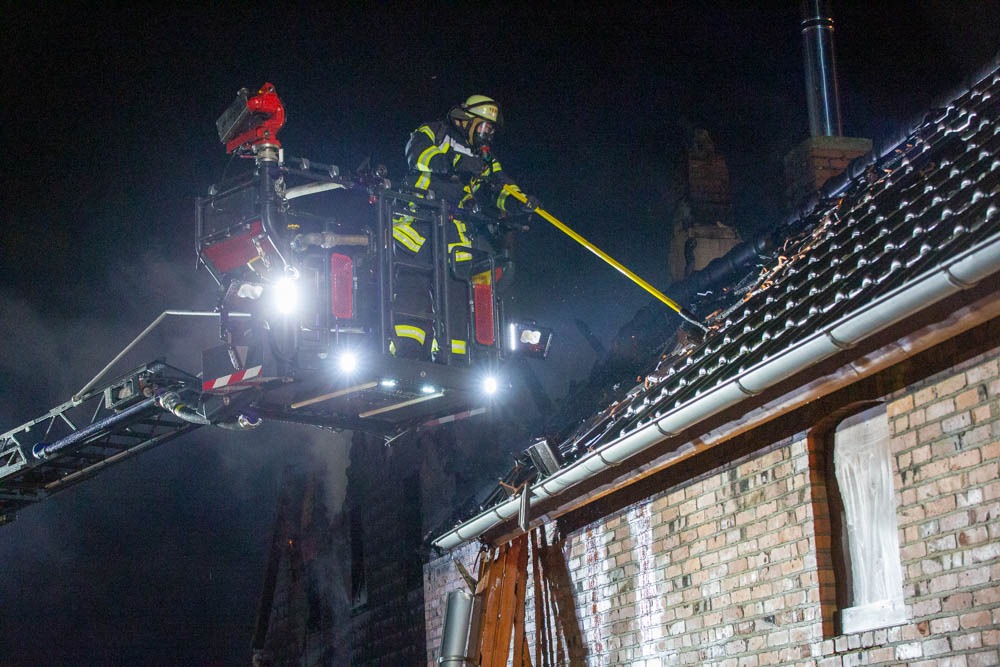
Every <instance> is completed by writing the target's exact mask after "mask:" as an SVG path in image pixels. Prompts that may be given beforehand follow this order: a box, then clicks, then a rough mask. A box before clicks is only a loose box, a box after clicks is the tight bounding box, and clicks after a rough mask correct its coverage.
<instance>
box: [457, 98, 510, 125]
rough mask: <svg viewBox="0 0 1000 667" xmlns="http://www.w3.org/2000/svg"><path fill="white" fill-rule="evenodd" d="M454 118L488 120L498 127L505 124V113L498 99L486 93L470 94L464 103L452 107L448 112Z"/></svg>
mask: <svg viewBox="0 0 1000 667" xmlns="http://www.w3.org/2000/svg"><path fill="white" fill-rule="evenodd" d="M448 115H449V116H450V117H451V118H452V120H473V119H476V118H479V119H482V120H488V121H489V122H491V123H494V124H496V125H497V126H498V127H499V126H501V125H503V114H502V113H500V105H499V104H497V102H496V100H494V99H493V98H492V97H487V96H486V95H470V96H469V97H468V99H466V100H465V102H464V103H462V104H459V105H457V106H455V107H454V108H452V110H451V112H450V113H449V114H448Z"/></svg>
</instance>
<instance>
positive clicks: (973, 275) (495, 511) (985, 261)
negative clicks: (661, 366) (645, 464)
mask: <svg viewBox="0 0 1000 667" xmlns="http://www.w3.org/2000/svg"><path fill="white" fill-rule="evenodd" d="M996 215H997V213H996V211H991V212H987V214H986V217H987V218H989V217H995V216H996ZM997 271H1000V234H994V235H993V236H991V237H989V238H987V239H986V240H984V241H983V242H981V243H980V244H978V246H977V247H975V248H972V249H970V250H968V251H966V252H964V253H962V254H961V255H959V256H958V257H957V258H955V259H954V260H952V261H951V262H948V263H946V264H942V265H940V267H939V268H938V269H937V270H936V271H934V272H933V273H930V274H927V275H925V276H923V277H921V278H918V279H917V280H915V281H913V282H911V283H909V284H908V285H905V286H903V287H901V288H899V289H896V290H894V291H893V292H890V293H889V294H887V295H885V296H883V297H882V298H880V299H878V300H876V301H875V302H873V303H872V304H870V305H868V306H867V307H865V308H863V309H861V310H858V311H855V312H854V313H853V314H852V315H849V316H847V317H844V318H842V319H841V320H840V321H839V322H837V323H835V324H833V325H831V326H829V327H827V328H826V329H825V330H824V331H820V332H817V333H816V334H815V335H813V336H811V337H810V338H808V339H806V340H805V341H803V342H802V343H800V344H798V345H796V346H795V347H792V348H790V349H788V350H785V351H784V352H783V353H782V354H780V355H778V356H776V357H773V358H771V359H768V360H767V361H764V362H762V363H760V364H757V365H756V366H754V367H753V368H750V369H748V370H747V371H745V372H743V373H741V374H740V375H739V376H737V377H736V378H734V379H733V380H730V381H729V382H727V383H725V384H723V385H721V386H719V387H716V388H715V389H712V390H711V391H709V392H707V393H706V394H704V395H702V396H699V397H697V398H695V399H694V400H692V401H689V402H688V403H685V404H683V405H681V406H679V407H677V408H675V409H674V410H672V411H670V412H668V413H666V414H657V415H656V416H655V417H654V418H653V419H652V420H651V421H648V422H646V423H645V424H643V425H642V426H640V427H639V428H638V429H637V430H635V431H632V432H631V433H629V434H627V435H624V436H623V437H621V438H619V439H617V440H615V441H613V442H611V443H609V444H608V445H606V446H604V447H602V448H600V449H598V450H595V451H594V452H592V453H590V454H588V455H586V456H585V457H583V458H581V459H579V460H578V461H576V462H575V463H573V464H572V465H570V466H568V467H566V468H563V469H562V470H559V471H558V472H556V473H555V474H553V475H551V476H550V477H547V478H546V479H544V480H542V481H541V482H539V483H538V484H537V485H535V486H533V487H531V498H529V501H532V502H533V501H535V500H544V499H546V498H551V497H553V496H556V495H559V494H561V493H562V492H564V491H565V490H566V489H568V488H570V487H572V486H574V485H576V484H578V483H580V482H582V481H584V480H586V479H589V478H591V477H593V476H595V475H596V474H597V473H599V472H602V471H604V470H606V469H608V468H610V467H612V466H615V465H617V464H619V463H621V462H622V461H624V460H626V459H627V458H629V457H631V456H633V455H635V454H638V453H639V452H641V451H644V450H645V449H648V448H649V447H651V446H653V445H655V444H656V443H658V442H661V441H663V440H665V439H666V438H668V437H670V436H674V435H677V434H679V433H681V432H683V431H684V430H686V429H688V428H690V427H692V426H694V425H696V424H698V423H699V422H701V421H703V420H705V419H707V418H708V417H711V416H712V415H715V414H717V413H719V412H721V411H723V410H726V409H728V408H731V407H733V406H735V405H737V404H738V403H740V402H741V401H743V400H745V399H746V398H748V397H750V396H754V395H756V394H759V393H761V392H763V391H764V390H766V389H768V388H769V387H771V386H773V385H775V384H777V383H779V382H781V381H782V380H784V379H786V378H787V377H789V376H791V375H794V374H796V373H798V372H800V371H803V370H805V369H807V368H808V367H810V366H812V365H814V364H816V363H819V362H821V361H823V360H824V359H827V358H829V357H831V356H833V355H834V354H836V353H838V352H840V351H842V350H845V349H848V348H850V347H853V346H854V345H856V344H858V343H859V342H861V341H862V340H864V339H866V338H868V337H869V336H871V335H873V334H875V333H877V332H879V331H881V330H882V329H885V328H886V327H889V326H891V325H893V324H895V323H896V322H899V321H900V320H902V319H904V318H906V317H908V316H910V315H912V314H914V313H916V312H918V311H920V310H921V309H923V308H925V307H927V306H930V305H931V304H933V303H936V302H937V301H940V300H941V299H944V298H946V297H949V296H951V295H953V294H956V293H957V292H960V291H962V290H966V289H969V288H971V287H973V286H974V285H976V284H977V283H978V282H979V281H981V280H982V279H983V278H985V277H986V276H989V275H991V274H993V273H996V272H997ZM521 502H522V500H521V498H520V497H514V498H511V499H509V500H507V501H506V502H504V503H502V504H500V505H497V506H496V507H493V508H490V509H489V510H486V511H485V512H482V513H480V514H478V515H476V516H475V517H473V518H471V519H469V520H468V521H466V522H465V523H462V524H460V525H459V526H456V527H455V528H453V529H452V530H451V531H449V532H447V533H445V534H444V535H441V536H440V537H438V538H437V539H436V540H434V541H433V542H432V544H433V545H434V546H435V547H438V548H439V549H444V550H450V549H454V548H455V547H457V546H460V545H461V544H462V543H464V542H468V541H471V540H475V539H477V538H479V537H480V536H482V535H483V534H484V533H486V532H487V531H489V530H490V529H492V528H494V527H496V526H498V525H500V524H502V523H503V522H505V521H507V520H508V519H511V518H513V517H515V516H517V514H518V511H519V509H520V506H521ZM529 504H530V503H529Z"/></svg>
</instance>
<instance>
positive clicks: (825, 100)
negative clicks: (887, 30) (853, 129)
mask: <svg viewBox="0 0 1000 667" xmlns="http://www.w3.org/2000/svg"><path fill="white" fill-rule="evenodd" d="M801 25H802V46H803V55H804V56H805V66H806V98H807V101H808V104H809V133H810V134H811V135H812V136H814V137H839V136H841V135H842V134H843V128H842V126H841V123H840V97H839V94H838V92H837V61H836V58H835V57H834V54H833V14H832V13H831V11H830V3H829V1H828V0H802V24H801Z"/></svg>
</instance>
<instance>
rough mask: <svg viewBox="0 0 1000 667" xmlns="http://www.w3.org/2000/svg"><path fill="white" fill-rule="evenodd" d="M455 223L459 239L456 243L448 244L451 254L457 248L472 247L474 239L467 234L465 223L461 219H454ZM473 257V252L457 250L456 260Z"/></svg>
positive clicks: (460, 260) (461, 260)
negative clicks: (471, 239) (470, 238)
mask: <svg viewBox="0 0 1000 667" xmlns="http://www.w3.org/2000/svg"><path fill="white" fill-rule="evenodd" d="M452 222H454V223H455V230H456V231H457V232H458V241H456V242H455V243H449V244H448V254H449V255H450V254H451V253H452V251H453V250H455V248H472V241H470V240H469V237H468V236H466V235H465V231H466V227H465V223H464V222H462V221H461V220H452ZM470 259H472V254H471V253H468V252H462V251H461V250H459V251H457V252H455V261H456V262H466V261H468V260H470Z"/></svg>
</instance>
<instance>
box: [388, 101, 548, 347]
mask: <svg viewBox="0 0 1000 667" xmlns="http://www.w3.org/2000/svg"><path fill="white" fill-rule="evenodd" d="M502 122H503V117H502V115H501V113H500V107H499V105H498V104H497V103H496V102H495V101H494V100H493V99H492V98H489V97H486V96H485V95H472V96H471V97H469V98H468V99H466V100H465V102H464V103H462V104H459V105H457V106H455V107H452V109H451V110H450V111H449V112H448V115H447V117H446V118H445V119H444V120H442V121H435V122H430V123H427V124H424V125H421V126H420V127H418V128H417V129H416V130H414V131H413V133H412V134H411V135H410V140H409V141H408V142H407V144H406V161H407V163H408V165H409V168H410V172H409V178H408V182H409V185H410V186H412V187H413V188H414V189H416V190H418V191H424V192H427V191H430V192H433V194H434V197H435V198H436V199H444V200H446V201H448V202H449V203H451V204H452V205H454V207H455V208H456V209H457V210H456V211H455V215H454V216H453V219H452V221H451V224H449V225H448V230H447V236H448V238H447V249H448V255H449V260H450V261H449V266H452V265H454V266H456V267H459V266H461V263H462V262H468V261H470V260H471V259H472V258H473V251H472V246H473V233H472V230H470V226H469V219H468V218H469V216H467V215H462V212H463V211H468V212H469V213H474V214H480V215H487V216H496V217H504V216H506V215H508V214H516V213H522V212H524V211H525V210H528V211H533V210H534V209H535V208H537V207H538V206H539V204H538V201H537V200H536V199H535V198H534V197H528V204H527V205H522V204H521V203H520V202H518V201H517V200H516V199H515V198H513V197H510V196H509V194H508V192H507V191H505V190H504V189H503V188H504V186H508V187H509V188H511V189H514V190H516V191H518V192H520V189H519V188H518V187H517V185H515V184H514V182H513V181H512V180H511V179H510V178H509V177H508V176H507V174H506V173H505V172H504V171H503V169H502V168H501V166H500V162H499V161H498V160H497V159H496V158H495V157H494V156H493V151H492V144H493V138H494V136H495V134H496V131H497V129H498V128H499V127H500V125H501V124H502ZM462 218H465V219H464V220H463V219H462ZM392 231H393V234H392V235H393V238H394V239H395V243H396V246H397V248H398V249H400V250H401V251H402V252H404V253H407V254H410V255H413V256H416V257H417V258H420V260H421V261H422V262H423V263H425V264H427V265H429V264H430V254H431V249H430V247H429V245H430V244H429V243H428V242H427V241H428V238H429V233H430V230H429V229H428V228H427V225H426V223H422V222H419V221H416V220H414V219H413V218H412V217H410V216H397V218H396V219H395V220H394V221H393V230H392ZM448 284H449V285H448V304H449V311H450V312H449V313H448V316H449V318H448V319H449V325H450V338H451V340H450V341H446V342H440V341H437V340H436V339H435V337H434V332H433V331H430V330H429V327H428V324H427V323H428V321H429V320H428V319H424V318H407V317H402V316H400V317H397V318H396V321H395V334H396V337H395V340H394V342H393V345H394V348H395V350H396V351H398V352H397V353H399V354H401V355H403V356H423V357H428V356H429V357H432V358H433V357H434V356H435V355H436V354H437V353H439V352H440V351H441V350H447V351H450V352H451V354H453V355H459V356H463V355H466V354H467V353H468V349H467V346H468V340H467V339H468V313H469V305H468V288H467V286H466V284H465V283H464V282H462V281H459V280H454V279H450V280H449V281H448ZM397 286H398V289H397V295H396V297H397V310H398V311H401V312H408V313H411V314H412V313H414V312H422V313H426V312H428V311H430V310H433V307H434V305H433V304H432V303H431V302H430V285H429V282H428V281H427V279H426V278H425V277H422V276H421V275H419V274H417V273H409V274H405V275H403V274H401V275H399V276H398V277H397Z"/></svg>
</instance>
